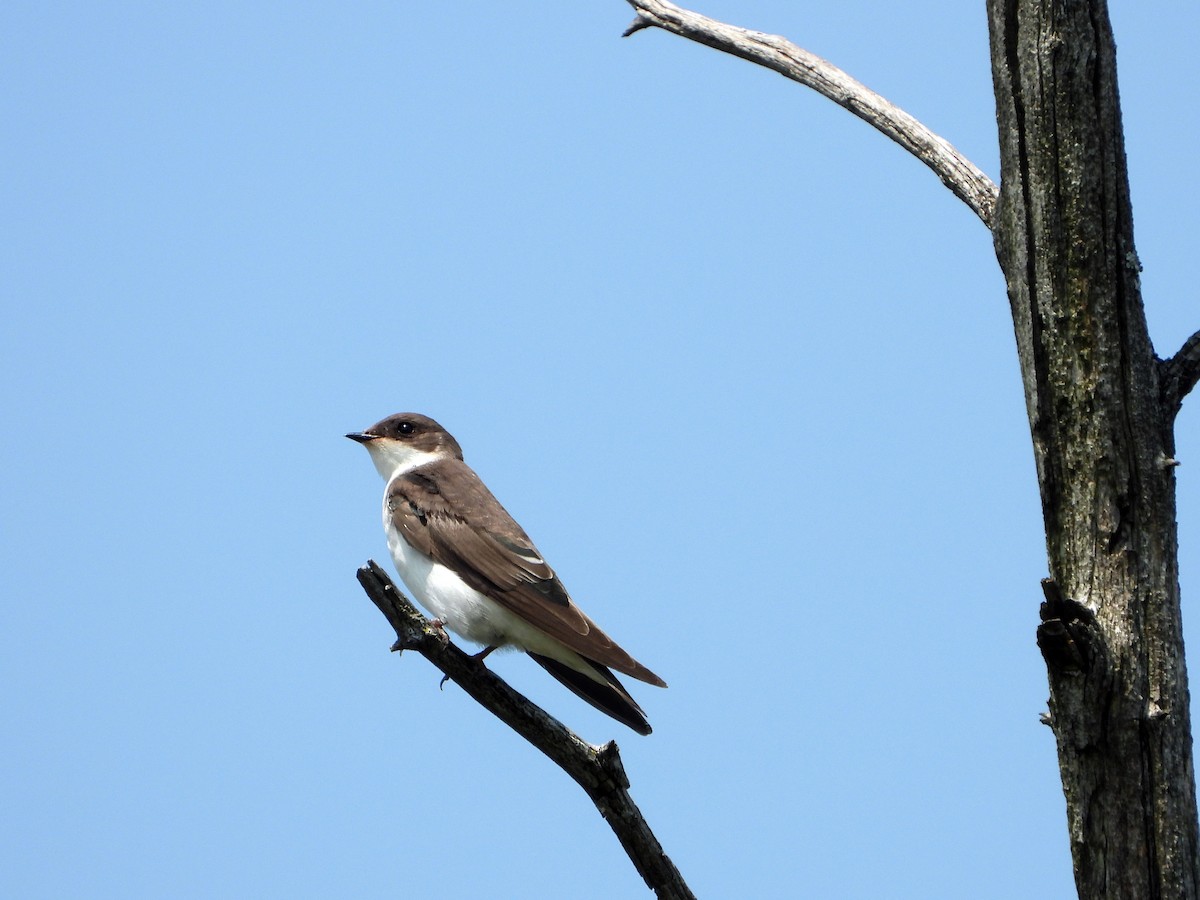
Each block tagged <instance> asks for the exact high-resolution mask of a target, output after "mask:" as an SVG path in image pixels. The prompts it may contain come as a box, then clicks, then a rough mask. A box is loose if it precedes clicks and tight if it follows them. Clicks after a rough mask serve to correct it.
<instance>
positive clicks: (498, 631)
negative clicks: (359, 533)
mask: <svg viewBox="0 0 1200 900" xmlns="http://www.w3.org/2000/svg"><path fill="white" fill-rule="evenodd" d="M383 528H384V531H386V532H387V543H388V550H389V551H390V552H391V554H392V561H393V562H394V563H395V564H396V571H397V572H398V573H399V574H400V578H401V580H403V582H404V584H405V586H406V587H407V588H408V589H409V590H410V591H411V592H412V594H413V597H414V598H415V599H416V601H417V602H418V603H420V604H421V605H422V606H424V607H425V608H426V609H427V610H429V611H430V612H431V613H433V615H434V616H435V617H436V618H438V619H440V620H441V621H442V624H444V625H445V626H446V628H448V629H449V630H450V631H452V632H454V633H455V634H457V635H459V636H460V637H464V638H466V639H467V640H469V641H474V642H475V643H477V644H483V645H484V646H487V647H503V646H505V645H514V646H517V647H520V648H521V649H522V650H531V651H533V652H534V653H540V654H542V655H543V656H549V657H551V658H552V659H557V660H559V661H560V662H563V663H566V664H567V665H569V666H571V667H572V668H577V669H578V671H582V672H586V673H587V674H588V675H589V676H592V675H593V670H592V669H591V667H590V666H587V665H586V664H585V663H583V661H582V660H581V659H580V657H579V655H578V654H577V653H575V652H574V651H572V650H568V649H567V648H566V647H565V646H564V645H563V644H562V643H560V642H559V641H557V640H555V639H554V638H552V637H550V636H549V635H548V634H546V633H545V632H544V631H542V630H541V629H540V628H536V627H534V626H533V625H531V624H530V623H528V622H526V621H525V620H524V619H522V618H521V617H519V616H517V615H516V614H514V613H512V612H509V611H508V610H507V609H505V608H504V607H503V606H501V605H500V604H499V603H497V602H496V601H495V600H492V599H490V598H489V597H485V596H484V595H483V594H481V593H479V591H477V590H475V589H474V588H472V587H471V586H470V585H468V584H467V583H466V582H465V581H463V580H462V579H461V578H460V577H459V576H458V575H457V574H456V573H455V572H454V571H453V570H452V569H450V568H448V567H447V566H444V565H442V564H441V563H438V562H434V561H433V560H432V559H430V558H429V557H428V556H426V555H425V554H423V553H420V552H419V551H417V550H415V549H414V548H413V547H412V545H411V544H409V543H408V541H406V540H405V539H404V537H403V536H402V535H401V534H400V532H399V530H398V529H397V528H396V526H395V525H394V524H393V522H392V516H391V512H390V511H389V510H388V508H387V498H386V496H385V497H384V504H383Z"/></svg>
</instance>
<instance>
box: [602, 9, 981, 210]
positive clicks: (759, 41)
mask: <svg viewBox="0 0 1200 900" xmlns="http://www.w3.org/2000/svg"><path fill="white" fill-rule="evenodd" d="M628 3H629V5H630V6H632V7H633V8H634V10H635V11H636V12H637V18H636V19H634V21H633V24H632V25H630V26H629V28H627V29H626V30H625V34H624V35H622V36H623V37H628V36H629V35H631V34H635V33H636V32H638V31H641V30H642V29H643V28H650V27H655V28H661V29H663V30H664V31H669V32H671V33H672V34H677V35H679V36H680V37H685V38H687V39H688V40H692V41H696V42H697V43H700V44H704V45H705V46H708V47H712V48H713V49H715V50H720V51H722V52H724V53H729V54H732V55H733V56H738V57H741V58H742V59H745V60H749V61H750V62H752V63H757V64H758V65H760V66H765V67H766V68H768V69H771V70H772V71H775V72H778V73H779V74H780V75H782V76H784V77H785V78H790V79H791V80H792V81H797V82H799V83H800V84H803V85H804V86H806V87H810V88H812V89H813V90H814V91H816V92H817V93H818V94H820V95H821V96H823V97H828V98H829V99H830V100H832V101H833V102H834V103H836V104H837V105H838V106H841V107H842V108H843V109H847V110H849V111H850V112H852V113H854V115H856V116H858V117H859V118H860V119H862V120H863V121H864V122H866V123H867V124H868V125H872V126H874V127H875V128H876V129H878V130H879V131H881V132H883V133H884V134H886V135H887V136H888V137H890V138H891V139H892V140H893V141H895V142H896V143H897V144H899V145H900V146H901V147H903V148H904V149H905V150H907V151H908V152H909V153H911V154H912V155H913V156H915V157H916V158H917V159H919V160H921V162H923V163H925V165H927V166H928V167H929V168H930V169H932V170H933V172H934V174H935V175H937V177H938V178H940V179H941V180H942V183H943V184H945V185H946V187H948V188H950V190H951V191H952V192H953V193H954V195H955V196H956V197H958V198H959V199H960V200H962V201H963V202H964V203H966V204H967V206H969V207H970V208H971V209H972V210H973V211H974V213H975V215H977V216H979V218H980V219H982V220H983V224H984V225H986V226H988V228H991V227H992V218H993V215H994V213H995V208H996V196H997V194H998V189H997V188H996V185H995V184H994V183H993V182H992V180H991V179H990V178H988V177H987V176H986V175H984V174H983V172H982V171H980V170H979V169H978V168H977V167H976V166H975V165H974V164H973V163H972V162H971V161H970V160H969V159H967V158H966V157H964V156H963V155H962V154H961V153H959V152H958V151H957V150H956V149H954V147H953V146H951V145H950V143H949V142H947V141H946V140H945V139H944V138H941V137H939V136H938V135H936V134H934V133H933V132H932V131H930V130H929V129H928V128H926V127H925V126H924V125H922V124H921V123H920V122H918V121H917V120H916V119H914V118H913V117H912V116H910V115H909V114H908V113H906V112H905V111H904V110H902V109H900V108H899V107H898V106H895V105H893V104H892V103H890V102H888V101H887V100H885V99H884V98H883V97H881V96H879V95H878V94H876V93H875V92H874V91H872V90H871V89H869V88H868V87H866V86H865V85H863V84H862V83H861V82H859V81H856V80H855V79H853V78H851V77H850V76H849V75H847V74H846V73H845V72H843V71H842V70H841V69H839V68H838V67H837V66H835V65H833V64H832V63H830V62H828V61H826V60H824V59H821V57H819V56H815V55H814V54H812V53H809V52H808V51H807V50H804V49H802V48H800V47H797V46H796V45H795V44H793V43H792V42H791V41H789V40H787V39H785V38H782V37H780V36H779V35H775V34H764V33H763V32H761V31H750V30H748V29H745V28H738V27H736V26H734V25H726V24H725V23H723V22H718V21H717V20H715V19H710V18H708V17H707V16H702V15H700V14H699V13H694V12H691V11H690V10H686V9H681V8H680V7H678V6H675V5H674V4H673V3H668V2H666V0H628Z"/></svg>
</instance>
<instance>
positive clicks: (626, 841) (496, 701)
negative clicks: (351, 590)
mask: <svg viewBox="0 0 1200 900" xmlns="http://www.w3.org/2000/svg"><path fill="white" fill-rule="evenodd" d="M358 581H359V583H360V584H361V585H362V586H363V590H364V591H366V592H367V596H368V597H370V598H371V601H372V602H373V603H374V604H375V605H376V606H377V607H379V611H380V612H381V613H383V615H384V616H385V617H386V618H387V620H388V622H389V623H390V624H391V626H392V627H393V628H394V629H395V630H396V643H395V644H393V645H392V649H393V650H397V651H402V650H416V651H417V652H418V653H420V654H421V655H422V656H424V657H425V658H426V659H427V660H429V661H430V662H431V663H433V664H434V665H435V666H437V668H439V669H441V670H442V672H444V673H445V674H446V677H447V678H449V679H450V680H451V681H453V682H454V683H455V684H457V685H458V686H459V687H461V688H462V689H463V690H464V691H466V692H467V693H468V694H469V695H470V696H471V697H472V698H474V699H475V701H476V702H478V703H479V704H480V705H481V706H483V707H484V708H485V709H487V710H488V712H490V713H492V715H494V716H496V718H498V719H500V720H501V721H502V722H504V723H505V724H506V725H508V726H509V727H510V728H512V729H513V730H514V731H515V732H517V734H519V735H521V737H523V738H525V740H527V741H529V743H531V744H533V746H534V747H536V748H537V749H538V750H541V751H542V753H544V754H546V756H548V757H550V759H551V760H553V761H554V762H555V763H556V764H557V765H558V766H559V768H561V769H562V770H563V771H564V772H566V773H567V774H568V775H570V776H571V777H572V778H573V779H575V781H576V782H577V783H578V784H579V786H580V787H582V788H583V789H584V791H586V792H587V795H588V797H590V798H591V800H592V802H593V803H594V804H595V805H596V809H598V810H600V815H602V816H603V817H604V819H605V821H607V822H608V824H609V827H610V828H612V830H613V833H614V834H616V836H617V840H619V841H620V842H621V846H622V847H624V848H625V853H626V854H628V856H629V859H630V860H631V861H632V862H633V865H634V867H635V868H636V869H637V870H638V872H639V873H640V874H641V876H642V878H643V879H644V880H645V882H646V884H647V886H649V887H650V889H651V890H653V891H654V893H655V894H657V895H658V896H659V897H661V898H664V900H695V897H694V895H693V894H692V892H691V891H690V890H689V889H688V886H687V884H685V883H684V880H683V877H682V876H681V875H680V874H679V870H678V869H676V868H675V864H674V863H672V862H671V860H670V858H669V857H668V856H667V855H666V853H664V852H663V849H662V845H661V844H659V842H658V839H657V838H656V837H655V836H654V832H653V831H651V830H650V826H649V824H647V822H646V820H645V818H643V817H642V813H641V811H640V810H639V809H638V808H637V804H635V803H634V802H633V798H632V797H630V795H629V779H628V777H627V776H626V775H625V768H624V766H622V764H621V753H620V751H619V750H618V749H617V745H616V742H615V741H609V742H608V743H607V744H604V745H602V746H600V747H593V746H592V745H591V744H589V743H587V742H586V741H584V740H583V739H582V738H580V737H579V736H578V735H576V734H575V733H574V732H573V731H571V730H570V729H568V728H567V727H566V726H565V725H563V724H562V723H561V722H559V721H558V720H557V719H555V718H554V717H553V716H551V715H550V714H549V713H547V712H546V711H545V710H543V709H541V708H540V707H538V706H536V705H535V704H533V703H531V702H530V701H529V700H528V699H526V698H525V697H524V696H522V695H521V694H519V693H517V692H516V691H514V690H513V689H512V688H511V687H509V686H508V685H507V684H506V683H505V682H504V681H503V680H502V679H501V678H500V677H499V676H497V675H496V674H495V673H493V672H492V671H490V670H489V669H488V668H487V667H486V666H485V665H484V664H483V663H482V662H479V661H478V660H476V659H474V658H473V657H471V656H469V655H468V654H466V653H463V652H462V651H461V650H459V649H458V648H457V647H455V646H454V645H453V644H451V643H450V641H449V639H448V638H447V637H446V634H445V632H444V631H442V630H441V629H437V628H434V627H433V626H432V625H431V624H430V622H429V620H428V619H426V618H425V617H424V616H423V615H421V614H420V613H419V612H418V611H417V609H416V607H414V606H413V605H412V603H410V602H409V600H408V598H407V597H405V596H404V595H403V594H402V593H400V591H399V590H398V589H397V588H396V586H395V584H393V583H392V580H391V578H389V577H388V574H387V573H386V572H385V571H384V570H383V569H382V568H380V567H379V566H378V565H377V564H376V563H375V561H374V560H369V561H368V562H367V564H366V565H365V566H363V567H362V568H361V569H359V570H358Z"/></svg>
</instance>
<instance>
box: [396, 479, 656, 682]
mask: <svg viewBox="0 0 1200 900" xmlns="http://www.w3.org/2000/svg"><path fill="white" fill-rule="evenodd" d="M387 504H388V511H389V514H390V515H391V517H392V523H393V524H394V525H395V527H396V528H397V529H398V530H399V531H400V533H401V534H402V535H404V537H405V538H406V539H407V540H408V542H409V544H411V545H412V546H413V548H414V549H415V550H417V551H419V552H420V553H423V554H424V555H426V556H428V557H429V558H430V559H432V560H434V561H435V562H438V563H441V564H442V565H444V566H446V567H447V568H449V569H451V570H452V571H453V572H455V573H456V574H457V575H458V576H459V577H460V578H462V580H463V581H465V582H466V583H467V584H468V585H469V586H470V587H472V588H474V589H475V590H477V591H479V592H480V593H481V594H483V595H485V596H486V597H489V598H491V599H492V600H495V601H496V602H497V603H499V604H500V605H502V606H504V607H505V608H506V609H508V610H510V611H511V612H513V613H515V614H516V615H518V616H520V617H521V618H522V619H524V620H525V621H527V622H529V623H530V624H532V625H534V626H536V627H537V628H540V629H541V630H542V631H544V632H546V634H548V635H550V636H551V637H553V638H555V639H557V640H559V641H561V642H562V643H563V644H565V645H566V646H567V647H569V648H571V649H572V650H574V651H575V652H576V653H578V654H579V655H580V656H583V657H585V658H586V659H589V660H593V661H595V662H597V663H600V664H601V665H604V666H610V667H612V668H613V669H616V670H617V671H618V672H623V673H624V674H626V675H629V676H630V677H632V678H637V679H640V680H642V681H645V682H647V683H649V684H655V685H660V686H663V687H666V684H665V682H664V681H663V680H662V679H661V678H659V677H658V676H657V675H655V674H654V673H653V672H651V671H650V670H649V669H647V668H646V667H645V666H643V665H642V664H641V663H639V662H638V661H637V660H635V659H634V658H633V657H632V656H630V655H629V654H628V653H626V652H625V651H624V650H622V649H621V648H620V647H619V646H618V645H617V644H616V642H614V641H613V639H612V638H610V637H609V636H608V635H607V634H605V633H604V632H603V631H601V630H600V628H598V627H597V626H596V623H595V622H593V621H592V620H591V619H590V618H588V617H587V615H585V614H584V612H583V611H582V610H581V609H580V608H579V607H578V606H576V605H575V604H574V603H573V602H572V601H571V597H570V596H569V595H568V594H567V591H566V589H565V588H564V587H563V585H562V582H561V581H559V580H558V576H557V575H555V574H554V570H553V569H552V568H550V566H549V565H548V564H547V563H546V561H545V560H544V559H542V556H541V554H540V553H538V551H537V548H536V547H535V546H534V545H533V541H531V540H530V539H529V535H527V534H526V533H525V532H524V530H522V528H521V526H520V525H518V524H517V523H516V521H515V520H514V519H513V517H512V516H510V515H509V514H508V512H507V510H505V509H504V507H503V506H501V505H500V503H499V501H497V500H496V498H495V497H494V496H492V493H491V491H489V490H488V489H487V486H486V485H484V483H483V482H482V481H480V480H479V476H478V475H476V474H475V472H474V471H473V470H472V469H471V467H470V466H468V465H467V464H466V463H464V462H463V461H462V460H458V459H445V460H439V461H438V462H434V463H430V464H428V465H425V466H421V467H419V468H416V469H413V470H412V471H411V472H407V473H405V474H403V475H398V476H397V477H395V478H393V479H392V480H391V482H389V484H388V491H387ZM466 509H470V510H471V518H470V520H469V521H468V519H467V517H466V516H465V515H463V510H466Z"/></svg>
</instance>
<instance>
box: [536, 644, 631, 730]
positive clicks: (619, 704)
mask: <svg viewBox="0 0 1200 900" xmlns="http://www.w3.org/2000/svg"><path fill="white" fill-rule="evenodd" d="M529 655H530V656H531V657H532V658H533V661H534V662H536V663H537V664H538V665H539V666H541V667H542V668H543V669H545V670H546V671H547V672H549V673H550V674H551V675H553V676H554V677H555V678H557V679H558V680H559V681H561V682H562V683H563V684H565V685H566V686H567V687H568V688H569V689H570V690H571V692H572V693H573V694H575V696H577V697H581V698H582V699H584V700H586V701H587V702H588V703H590V704H592V706H594V707H596V709H598V710H600V711H601V712H602V713H607V714H608V715H610V716H612V717H613V718H614V719H616V720H617V721H618V722H620V723H622V724H624V725H628V726H629V727H630V728H632V729H633V730H634V731H636V732H637V733H638V734H649V733H650V732H651V730H652V729H651V728H650V723H649V722H647V721H646V717H645V715H644V714H643V713H642V708H641V707H640V706H638V705H637V704H636V703H634V702H633V698H632V697H630V696H629V694H628V692H626V690H625V688H624V687H622V686H621V682H619V681H617V678H616V676H615V675H613V673H612V672H610V671H608V669H607V668H605V667H604V666H602V665H600V664H599V663H594V662H591V660H588V662H589V663H591V665H593V666H595V667H596V671H597V672H599V673H600V674H601V675H603V676H604V678H605V680H606V681H607V682H608V684H601V683H600V682H598V681H593V680H592V679H591V678H588V676H586V675H584V674H583V673H582V672H576V671H575V670H574V669H572V668H571V667H570V666H566V665H563V664H562V663H560V662H559V661H558V660H556V659H551V658H550V657H548V656H539V655H538V654H537V653H530V654H529Z"/></svg>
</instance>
